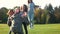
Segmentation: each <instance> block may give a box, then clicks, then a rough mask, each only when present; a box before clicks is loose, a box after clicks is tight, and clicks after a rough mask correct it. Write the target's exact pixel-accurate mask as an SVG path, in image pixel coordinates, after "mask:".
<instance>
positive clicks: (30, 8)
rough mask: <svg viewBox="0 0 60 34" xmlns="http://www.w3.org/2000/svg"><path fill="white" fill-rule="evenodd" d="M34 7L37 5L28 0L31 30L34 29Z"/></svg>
mask: <svg viewBox="0 0 60 34" xmlns="http://www.w3.org/2000/svg"><path fill="white" fill-rule="evenodd" d="M34 7H35V4H34V3H33V1H32V0H28V20H29V22H30V28H33V19H34Z"/></svg>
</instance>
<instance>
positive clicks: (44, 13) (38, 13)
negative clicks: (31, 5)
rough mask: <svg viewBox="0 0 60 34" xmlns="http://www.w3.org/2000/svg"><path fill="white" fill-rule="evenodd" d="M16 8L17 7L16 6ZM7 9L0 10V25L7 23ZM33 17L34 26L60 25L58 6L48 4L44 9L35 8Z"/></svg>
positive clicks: (59, 8) (59, 9)
mask: <svg viewBox="0 0 60 34" xmlns="http://www.w3.org/2000/svg"><path fill="white" fill-rule="evenodd" d="M16 7H17V6H16ZM16 7H14V8H16ZM8 10H9V9H8V8H6V7H2V8H0V23H6V22H7V17H8V16H7V14H6V13H7V12H8ZM34 13H35V16H34V23H35V24H48V23H60V6H59V7H54V8H53V6H52V5H51V4H49V5H48V6H47V5H46V6H45V7H44V9H42V8H40V7H37V6H35V11H34Z"/></svg>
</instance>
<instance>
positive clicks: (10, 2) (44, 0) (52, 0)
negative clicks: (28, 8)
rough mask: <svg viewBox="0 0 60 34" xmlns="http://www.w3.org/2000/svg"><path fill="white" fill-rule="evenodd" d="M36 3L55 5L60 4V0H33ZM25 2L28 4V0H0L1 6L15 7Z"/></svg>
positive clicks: (43, 5) (42, 6) (42, 5)
mask: <svg viewBox="0 0 60 34" xmlns="http://www.w3.org/2000/svg"><path fill="white" fill-rule="evenodd" d="M33 2H34V3H35V5H39V6H41V8H44V7H45V6H46V5H49V4H52V6H53V7H56V6H59V5H60V0H33ZM23 4H26V5H28V3H27V0H0V8H2V7H6V8H13V7H15V6H22V5H23Z"/></svg>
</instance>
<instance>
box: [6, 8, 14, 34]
mask: <svg viewBox="0 0 60 34" xmlns="http://www.w3.org/2000/svg"><path fill="white" fill-rule="evenodd" d="M13 14H14V12H13V9H11V10H9V11H8V13H7V15H8V16H9V17H8V21H7V24H8V26H9V27H10V28H11V24H12V22H11V21H12V18H11V16H12V15H13ZM9 34H11V30H10V31H9Z"/></svg>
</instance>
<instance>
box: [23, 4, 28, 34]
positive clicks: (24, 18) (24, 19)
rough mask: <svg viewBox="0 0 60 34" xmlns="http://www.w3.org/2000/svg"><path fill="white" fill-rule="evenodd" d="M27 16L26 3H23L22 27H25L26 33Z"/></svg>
mask: <svg viewBox="0 0 60 34" xmlns="http://www.w3.org/2000/svg"><path fill="white" fill-rule="evenodd" d="M28 23H29V22H28V18H27V5H25V4H24V5H23V25H24V29H25V33H26V34H28V30H27V25H28Z"/></svg>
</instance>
